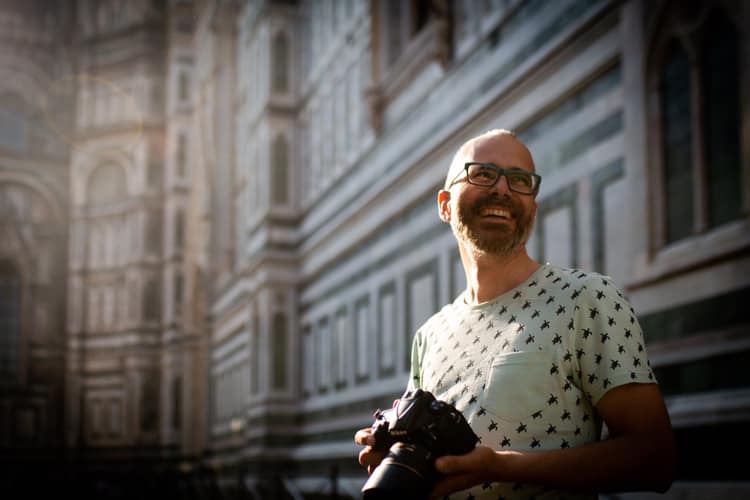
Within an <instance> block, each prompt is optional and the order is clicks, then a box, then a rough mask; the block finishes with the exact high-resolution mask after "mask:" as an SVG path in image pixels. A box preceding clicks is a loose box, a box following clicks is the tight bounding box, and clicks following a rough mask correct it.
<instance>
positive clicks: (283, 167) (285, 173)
mask: <svg viewBox="0 0 750 500" xmlns="http://www.w3.org/2000/svg"><path fill="white" fill-rule="evenodd" d="M271 154H272V160H271V169H272V172H271V183H272V186H271V193H272V199H273V202H274V203H279V204H283V203H286V202H287V201H288V199H289V192H288V191H289V189H288V185H289V162H288V149H287V144H286V139H285V138H284V136H283V135H279V136H278V137H277V138H276V140H275V141H274V142H273V151H272V153H271Z"/></svg>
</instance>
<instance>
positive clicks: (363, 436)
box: [354, 427, 375, 446]
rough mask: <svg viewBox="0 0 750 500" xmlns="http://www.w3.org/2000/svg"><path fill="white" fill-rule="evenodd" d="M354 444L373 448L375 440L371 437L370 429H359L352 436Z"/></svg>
mask: <svg viewBox="0 0 750 500" xmlns="http://www.w3.org/2000/svg"><path fill="white" fill-rule="evenodd" d="M354 442H355V443H357V444H358V445H360V446H373V445H374V444H375V438H374V437H372V429H371V428H369V427H368V428H366V429H360V430H358V431H357V433H356V434H355V435H354Z"/></svg>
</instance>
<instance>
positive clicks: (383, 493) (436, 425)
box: [362, 389, 479, 500]
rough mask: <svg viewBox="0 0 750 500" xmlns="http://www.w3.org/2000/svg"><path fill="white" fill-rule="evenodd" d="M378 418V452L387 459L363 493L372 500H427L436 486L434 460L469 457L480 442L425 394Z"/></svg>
mask: <svg viewBox="0 0 750 500" xmlns="http://www.w3.org/2000/svg"><path fill="white" fill-rule="evenodd" d="M374 417H375V422H374V423H373V424H372V430H373V436H374V438H375V446H374V447H373V449H375V450H381V451H385V450H388V454H387V455H386V457H385V458H384V459H383V461H382V462H381V463H380V465H379V466H378V467H377V468H376V469H375V471H374V472H373V473H372V475H371V476H370V478H369V479H368V481H367V483H365V486H364V487H363V488H362V492H363V494H364V498H365V499H368V500H370V499H378V498H391V499H392V498H394V495H395V498H428V497H429V494H430V491H431V490H432V487H433V486H434V483H435V481H436V480H437V472H436V471H435V459H437V458H438V457H440V456H442V455H463V454H465V453H468V452H470V451H471V450H472V449H474V447H475V446H476V444H477V442H478V441H479V438H478V437H477V435H476V434H475V433H474V431H473V430H472V429H471V427H470V426H469V423H468V422H467V421H466V419H465V418H464V416H463V415H462V414H461V412H460V411H458V410H457V409H456V408H455V407H453V406H452V405H450V404H448V403H446V402H444V401H440V400H437V399H435V397H434V396H433V395H432V394H431V393H429V392H426V391H423V390H421V389H417V390H415V391H407V392H405V393H404V395H403V396H402V397H401V399H400V400H399V401H398V404H397V405H396V406H394V407H393V408H391V409H389V410H384V411H381V410H378V411H376V412H375V415H374Z"/></svg>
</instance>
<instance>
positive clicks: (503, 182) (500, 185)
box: [491, 174, 511, 196]
mask: <svg viewBox="0 0 750 500" xmlns="http://www.w3.org/2000/svg"><path fill="white" fill-rule="evenodd" d="M491 191H493V192H495V193H497V194H498V195H501V196H510V193H511V190H510V186H509V185H508V178H507V177H506V176H505V174H501V175H500V178H499V179H498V180H497V182H496V183H495V185H494V186H492V188H491Z"/></svg>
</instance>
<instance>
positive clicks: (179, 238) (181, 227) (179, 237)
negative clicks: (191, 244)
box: [174, 209, 185, 251]
mask: <svg viewBox="0 0 750 500" xmlns="http://www.w3.org/2000/svg"><path fill="white" fill-rule="evenodd" d="M183 246H185V213H184V211H183V210H182V209H179V210H177V212H176V213H175V215H174V247H175V250H177V251H180V250H182V247H183Z"/></svg>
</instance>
